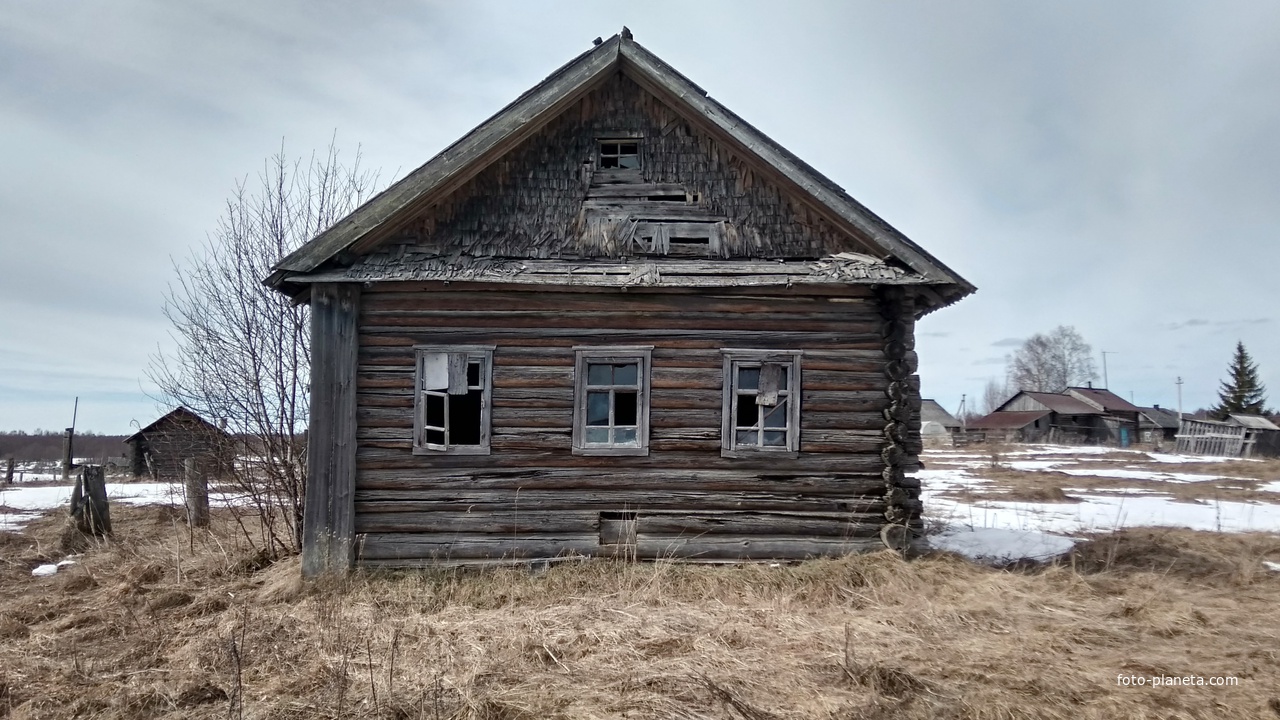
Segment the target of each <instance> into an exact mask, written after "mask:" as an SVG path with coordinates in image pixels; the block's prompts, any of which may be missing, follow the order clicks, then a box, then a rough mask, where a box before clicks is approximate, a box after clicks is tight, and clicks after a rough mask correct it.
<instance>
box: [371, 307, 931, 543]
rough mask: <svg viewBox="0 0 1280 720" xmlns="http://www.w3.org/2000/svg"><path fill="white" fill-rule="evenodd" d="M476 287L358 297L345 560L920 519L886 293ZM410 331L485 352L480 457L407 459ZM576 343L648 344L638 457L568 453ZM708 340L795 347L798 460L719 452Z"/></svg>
mask: <svg viewBox="0 0 1280 720" xmlns="http://www.w3.org/2000/svg"><path fill="white" fill-rule="evenodd" d="M480 287H482V286H472V289H468V288H467V287H466V286H464V285H460V284H456V283H455V284H452V285H450V286H448V287H446V286H445V285H444V284H441V283H431V284H427V283H391V282H388V283H371V284H370V285H368V286H367V287H366V289H365V290H364V292H363V294H362V299H361V304H360V313H359V351H358V366H357V400H356V402H357V435H356V437H357V452H356V468H357V473H356V483H355V508H354V509H355V532H356V533H357V536H356V538H357V539H356V542H357V560H358V562H362V563H365V564H374V565H417V564H423V563H427V562H433V561H436V562H438V561H463V562H466V561H478V560H483V559H486V558H488V559H496V558H512V557H553V556H556V555H560V554H564V553H583V554H602V553H604V554H608V553H615V552H626V553H627V554H634V555H636V556H639V557H648V558H654V557H690V558H701V559H750V558H764V557H806V556H812V555H825V554H837V553H842V552H847V551H850V550H859V549H869V548H874V547H883V544H882V542H881V539H880V532H881V530H882V528H883V527H884V526H885V524H886V522H896V523H905V524H910V525H912V526H918V525H919V512H918V507H919V503H918V500H916V498H917V497H918V492H919V491H918V489H912V488H910V487H909V485H910V481H909V480H907V479H905V478H904V476H903V471H904V470H910V469H912V468H913V467H914V466H915V463H916V458H915V455H916V454H917V453H918V452H919V449H918V448H919V444H920V440H919V432H918V428H917V429H915V430H910V429H906V428H904V427H902V426H904V425H906V424H908V423H906V422H905V421H906V420H907V419H909V418H910V417H913V416H918V413H919V383H918V378H916V376H915V375H914V369H915V353H914V351H913V349H912V347H911V345H912V338H911V335H912V323H913V320H910V319H909V315H910V303H909V301H904V300H903V298H902V296H901V295H895V296H893V297H892V298H889V299H886V298H885V297H881V294H880V293H877V292H874V291H873V290H872V289H871V288H869V287H861V288H858V287H851V288H846V289H844V290H842V293H843V295H842V296H840V297H805V296H799V295H796V294H779V295H774V296H768V295H767V294H765V293H764V291H758V292H756V293H751V294H748V293H746V292H741V291H739V292H734V291H732V290H725V291H716V292H713V293H708V292H703V293H702V294H691V293H674V292H665V293H664V292H661V291H648V292H625V293H623V292H616V291H615V292H529V291H527V290H523V291H522V290H520V289H502V290H484V289H479V288H480ZM415 344H431V345H480V344H484V345H493V346H496V349H495V350H494V353H493V366H494V367H493V388H492V440H491V454H489V455H481V456H475V455H471V456H467V455H430V456H423V455H414V454H413V432H414V431H413V412H414V396H413V393H414V382H415V380H414V378H415V374H414V373H415V368H414V363H415V355H414V349H413V346H414V345H415ZM576 345H651V346H653V353H652V370H651V378H652V380H651V383H652V384H651V390H650V393H651V394H650V403H651V404H650V407H651V411H650V442H649V454H648V455H647V456H639V457H599V456H582V455H574V454H572V453H571V442H572V441H571V435H572V422H573V403H574V379H573V368H574V360H575V356H574V351H573V347H574V346H576ZM722 348H742V349H777V350H789V349H796V350H802V351H803V355H802V359H801V406H800V452H799V454H798V456H794V457H776V456H768V455H766V454H759V455H758V456H754V457H753V456H748V457H737V458H731V457H722V455H721V413H722V388H723V377H722V376H723V369H722V354H721V349H722ZM889 355H892V356H894V357H893V359H892V361H887V357H888V356H889ZM903 373H905V375H903ZM895 413H896V415H895ZM894 417H899V418H901V420H900V421H899V425H898V426H896V428H895V427H890V426H889V424H888V421H887V420H886V418H889V419H890V420H892V419H893V418H894ZM890 461H891V462H890ZM631 513H634V516H633V515H631ZM619 522H621V523H622V524H623V525H624V526H625V525H627V524H628V523H630V524H631V525H630V527H623V528H622V529H621V530H619V528H618V527H617V524H618V523H619ZM618 534H621V535H624V536H627V539H626V540H625V541H623V542H617V538H616V537H615V536H616V535H618ZM602 541H603V542H602Z"/></svg>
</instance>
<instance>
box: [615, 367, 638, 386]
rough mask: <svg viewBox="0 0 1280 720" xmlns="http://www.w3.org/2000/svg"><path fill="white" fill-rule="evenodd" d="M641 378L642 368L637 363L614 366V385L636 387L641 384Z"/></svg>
mask: <svg viewBox="0 0 1280 720" xmlns="http://www.w3.org/2000/svg"><path fill="white" fill-rule="evenodd" d="M639 378H640V366H639V365H637V364H635V363H631V364H630V365H614V366H613V384H614V385H636V384H638V382H639Z"/></svg>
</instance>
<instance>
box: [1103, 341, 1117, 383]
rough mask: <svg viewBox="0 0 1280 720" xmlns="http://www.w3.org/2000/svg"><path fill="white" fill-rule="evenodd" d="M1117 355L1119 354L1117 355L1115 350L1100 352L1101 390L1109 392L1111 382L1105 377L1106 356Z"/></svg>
mask: <svg viewBox="0 0 1280 720" xmlns="http://www.w3.org/2000/svg"><path fill="white" fill-rule="evenodd" d="M1119 354H1120V353H1119V352H1117V351H1115V350H1103V351H1102V387H1103V389H1106V390H1110V389H1111V380H1110V378H1108V377H1107V356H1108V355H1119Z"/></svg>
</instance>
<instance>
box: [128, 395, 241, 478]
mask: <svg viewBox="0 0 1280 720" xmlns="http://www.w3.org/2000/svg"><path fill="white" fill-rule="evenodd" d="M124 442H125V444H126V445H127V446H128V450H127V451H126V456H127V458H128V461H129V469H130V471H131V472H132V473H133V475H134V477H142V476H147V477H155V478H161V479H165V480H172V479H176V478H180V477H182V473H183V464H184V463H185V462H186V460H187V459H188V458H194V459H196V460H198V461H200V462H201V463H203V464H204V467H206V468H207V469H208V471H209V472H213V473H221V472H225V471H226V470H227V469H229V468H230V467H231V462H232V461H233V460H234V459H235V447H234V445H235V443H234V438H233V437H232V436H231V435H230V434H228V433H227V432H226V431H225V430H223V429H221V428H219V427H218V426H216V425H214V424H213V423H211V422H209V421H208V420H205V419H204V418H202V417H200V416H199V415H197V414H195V413H194V412H192V411H190V410H188V409H187V408H185V407H178V408H175V409H174V410H172V411H170V412H169V413H166V414H165V415H164V416H162V417H160V418H159V419H158V420H156V421H155V422H153V423H151V424H150V425H147V426H146V427H144V428H142V429H141V430H139V431H138V432H136V433H134V434H132V435H130V436H129V437H127V438H125V439H124Z"/></svg>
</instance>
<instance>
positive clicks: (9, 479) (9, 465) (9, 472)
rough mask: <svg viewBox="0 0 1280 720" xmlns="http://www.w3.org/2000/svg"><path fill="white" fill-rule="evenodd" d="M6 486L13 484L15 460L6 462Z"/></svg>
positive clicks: (11, 459)
mask: <svg viewBox="0 0 1280 720" xmlns="http://www.w3.org/2000/svg"><path fill="white" fill-rule="evenodd" d="M4 484H5V485H12V484H13V458H9V459H7V460H5V461H4Z"/></svg>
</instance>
